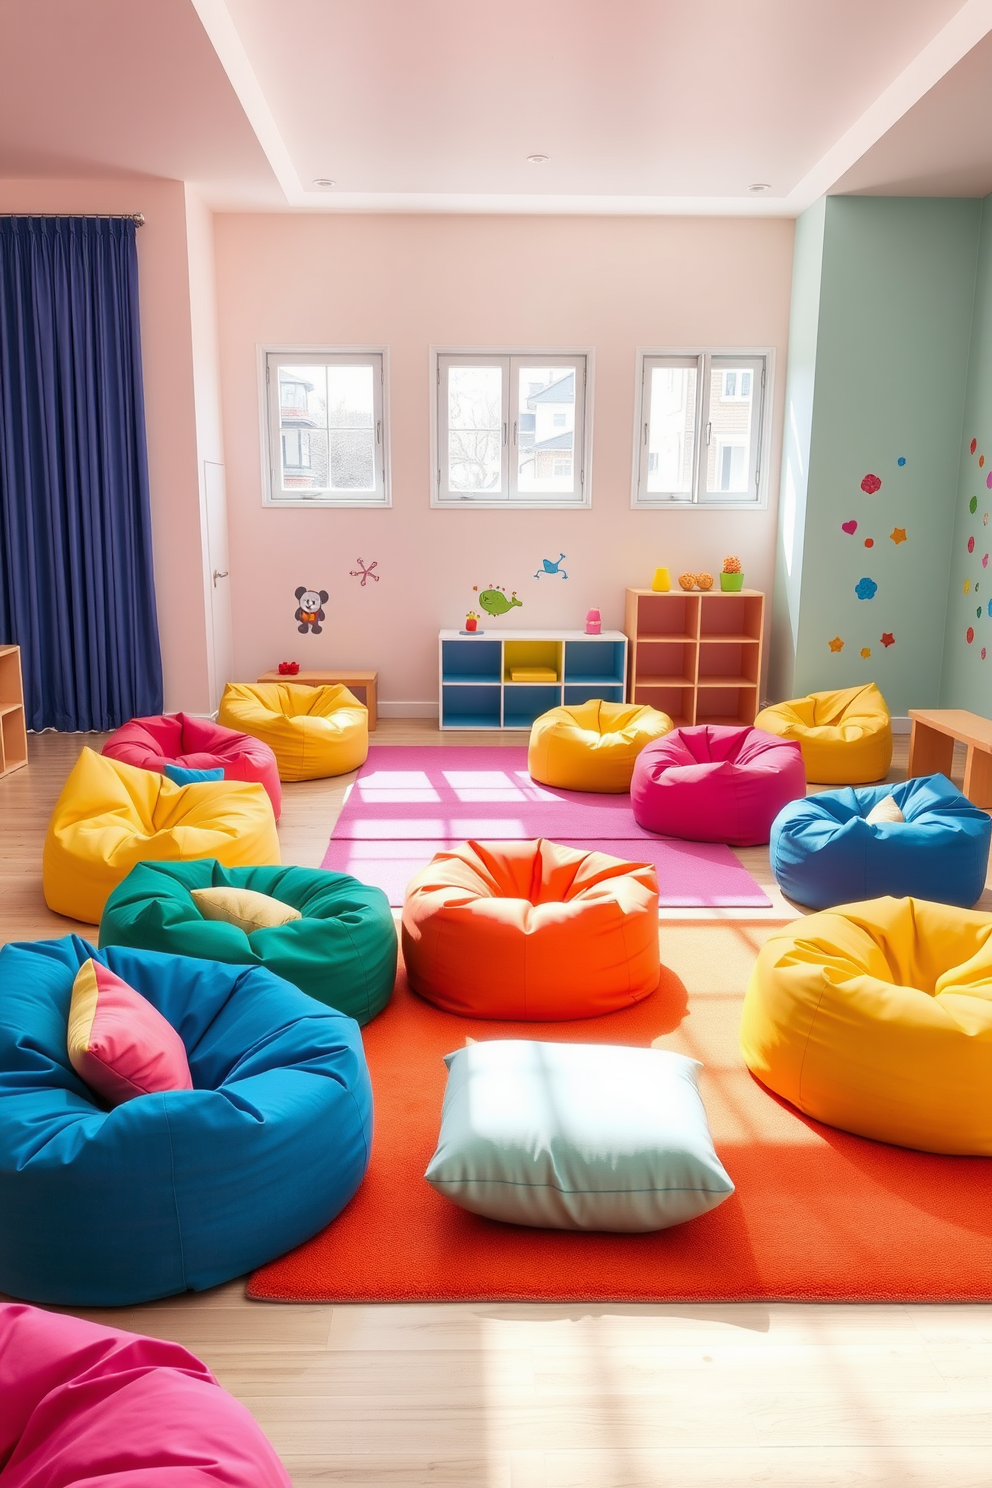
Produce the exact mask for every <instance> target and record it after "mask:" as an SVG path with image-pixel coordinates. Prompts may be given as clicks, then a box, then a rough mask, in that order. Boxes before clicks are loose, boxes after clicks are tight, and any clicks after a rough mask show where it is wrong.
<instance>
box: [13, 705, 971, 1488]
mask: <svg viewBox="0 0 992 1488" xmlns="http://www.w3.org/2000/svg"><path fill="white" fill-rule="evenodd" d="M375 741H376V742H377V743H419V744H424V743H428V742H435V743H445V744H447V743H477V742H479V736H478V735H466V736H464V737H461V736H457V735H455V736H452V735H447V734H446V735H445V736H444V737H443V738H442V737H441V736H440V735H439V734H438V732H437V730H436V728H434V727H433V726H432V725H431V724H429V723H427V722H426V721H423V720H403V721H400V720H393V719H386V720H380V727H379V729H378V730H377V731H376V735H375ZM101 742H102V739H101V738H100V736H98V735H90V736H79V735H70V736H66V735H56V734H43V735H41V736H34V735H32V736H31V738H30V764H29V766H28V767H27V769H24V770H20V771H18V772H17V773H15V774H14V775H11V776H9V777H8V778H6V779H4V780H0V943H2V942H3V941H7V940H13V939H28V940H30V939H38V938H41V937H44V936H52V935H63V934H66V933H67V932H69V931H75V932H76V933H79V934H83V935H87V934H89V935H90V938H93V939H95V931H94V929H93V927H90V928H89V929H87V927H84V926H80V925H78V924H77V923H76V922H74V921H70V920H65V919H62V918H61V917H60V916H58V915H53V914H51V913H50V912H49V911H48V910H47V909H46V907H45V903H44V899H43V897H42V891H41V849H42V843H43V840H44V833H45V826H46V824H47V820H48V816H49V813H50V811H51V808H52V805H53V804H54V801H55V798H56V796H57V795H58V792H59V790H60V788H61V786H62V783H63V781H64V779H65V776H66V774H67V772H68V770H69V768H70V766H71V764H72V761H73V760H74V758H75V756H76V754H77V753H78V751H79V749H80V748H81V747H82V746H83V744H90V745H91V746H92V747H96V748H99V747H100V743H101ZM486 742H487V743H490V742H505V743H507V744H519V743H520V742H521V740H520V738H519V737H515V736H510V737H505V738H499V737H498V736H494V738H493V740H492V741H490V739H489V738H487V739H486ZM905 758H906V740H905V739H904V738H902V739H898V740H897V755H896V763H895V766H894V770H893V775H892V778H893V779H896V778H900V777H901V775H902V773H904V770H905ZM350 779H351V777H347V778H345V779H342V780H335V781H316V782H312V783H307V784H303V785H297V786H288V787H286V788H285V806H284V814H283V819H282V822H281V824H280V838H281V842H282V851H283V860H284V861H285V862H298V863H302V864H318V863H319V862H320V860H321V858H322V856H323V853H324V850H325V847H326V845H327V841H328V838H329V836H330V832H331V827H332V825H333V822H334V820H335V818H336V815H337V811H338V809H339V807H340V803H341V800H342V799H343V796H344V792H345V789H346V788H347V785H348V783H349V781H350ZM741 857H742V860H744V861H745V863H746V866H747V867H748V869H749V870H750V871H751V872H752V873H753V874H754V876H755V877H756V878H758V879H759V881H760V882H762V883H763V884H765V885H766V886H767V885H768V884H770V883H771V876H770V873H769V870H768V860H767V853H766V852H765V851H764V850H763V849H755V850H753V851H752V852H750V853H741ZM986 904H987V906H988V907H989V908H990V909H992V897H990V895H989V890H988V889H987V890H986V896H985V900H983V907H985V905H986ZM795 913H797V911H796V910H795V909H794V908H793V907H791V906H788V905H786V904H785V901H778V902H777V903H776V906H775V908H774V909H773V910H772V911H766V912H765V914H764V916H762V915H757V914H748V915H746V916H744V918H743V922H742V921H741V920H740V919H737V920H734V921H732V922H729V923H725V924H723V925H718V924H715V923H714V920H715V918H716V917H714V916H708V917H707V918H708V920H709V924H708V926H707V927H706V930H705V941H706V946H705V953H703V952H704V947H703V946H702V945H701V941H702V940H703V939H704V935H703V934H701V930H702V927H701V926H700V924H699V923H698V921H697V922H694V921H693V919H692V917H691V916H685V915H684V914H681V915H679V916H678V917H677V919H673V920H671V921H670V922H669V923H667V924H665V925H664V926H663V927H662V934H663V943H664V945H665V959H666V961H668V963H669V964H670V965H672V966H673V967H674V969H675V970H676V971H677V972H679V974H680V975H682V977H683V979H684V980H685V982H686V984H687V986H688V988H689V991H690V994H691V993H692V991H693V990H694V989H695V988H698V989H699V990H703V989H704V987H707V986H708V987H712V986H713V985H714V983H713V978H715V977H720V976H721V975H725V976H728V977H731V976H732V977H734V978H736V977H737V976H738V974H739V972H738V968H739V965H740V961H741V958H742V956H746V955H748V954H751V953H752V952H753V947H754V946H755V944H756V943H757V942H758V941H759V940H760V939H761V938H762V937H763V935H764V934H765V933H766V932H767V929H768V928H771V927H770V925H763V924H762V923H761V922H762V920H763V919H765V920H769V919H770V920H771V921H772V922H773V923H774V922H775V921H779V922H780V921H781V919H782V918H784V917H786V916H791V915H793V914H795ZM2 1222H3V1220H2V1216H0V1223H2ZM384 1243H388V1237H384ZM85 1315H86V1316H90V1317H92V1318H93V1319H94V1320H97V1321H104V1322H108V1323H113V1324H115V1325H118V1326H122V1327H126V1328H131V1329H134V1330H135V1331H139V1332H145V1333H150V1334H154V1335H157V1336H159V1337H163V1338H171V1339H176V1340H177V1341H179V1342H181V1343H183V1344H185V1345H186V1346H187V1347H188V1348H190V1349H192V1350H193V1352H194V1353H196V1354H198V1355H199V1356H200V1357H201V1358H202V1359H204V1360H205V1361H206V1363H207V1364H208V1365H209V1366H210V1368H211V1369H213V1370H214V1371H215V1373H216V1374H217V1376H218V1378H219V1379H220V1380H221V1383H222V1384H224V1385H225V1386H226V1387H227V1388H228V1389H229V1390H231V1391H232V1392H233V1393H234V1394H235V1395H237V1396H238V1398H239V1399H241V1400H243V1401H244V1403H245V1404H246V1405H247V1406H248V1407H249V1409H250V1410H251V1411H252V1412H253V1414H254V1415H255V1417H256V1418H257V1419H258V1421H259V1422H260V1423H261V1425H262V1426H263V1428H264V1429H265V1431H266V1432H267V1433H268V1434H269V1436H270V1438H271V1440H272V1442H273V1443H274V1445H275V1447H276V1449H277V1451H278V1452H279V1453H280V1455H281V1456H282V1458H283V1461H284V1462H285V1463H286V1465H287V1468H288V1469H289V1472H290V1473H291V1475H292V1477H293V1480H294V1482H295V1483H296V1484H297V1485H304V1484H327V1485H331V1484H333V1485H337V1488H375V1485H382V1488H427V1485H444V1488H736V1485H746V1484H762V1485H766V1488H990V1485H992V1415H990V1409H989V1407H990V1404H992V1388H990V1387H992V1312H990V1310H989V1309H988V1308H983V1307H973V1306H961V1307H947V1306H851V1307H844V1306H797V1305H791V1304H790V1305H784V1304H770V1305H754V1304H737V1305H720V1306H714V1305H709V1306H674V1305H664V1306H653V1307H652V1306H622V1307H618V1306H599V1305H597V1306H590V1307H553V1306H545V1305H528V1306H509V1305H498V1306H483V1305H470V1304H465V1305H457V1306H454V1305H443V1306H426V1305H417V1306H372V1307H370V1306H345V1307H331V1306H309V1305H301V1306H284V1305H278V1304H273V1303H252V1302H248V1301H247V1300H246V1299H245V1296H244V1289H243V1283H242V1282H240V1281H238V1282H232V1283H230V1284H229V1285H228V1286H224V1287H218V1288H216V1289H215V1290H213V1291H212V1292H208V1293H203V1294H188V1295H186V1296H183V1297H178V1298H171V1299H168V1300H166V1301H164V1302H161V1303H155V1304H152V1305H150V1306H145V1307H135V1308H126V1309H121V1310H113V1311H111V1310H100V1311H96V1312H91V1313H87V1314H85Z"/></svg>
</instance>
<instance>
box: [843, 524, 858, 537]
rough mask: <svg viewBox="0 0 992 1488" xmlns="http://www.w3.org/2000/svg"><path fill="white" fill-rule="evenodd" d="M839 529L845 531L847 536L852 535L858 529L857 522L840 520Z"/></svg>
mask: <svg viewBox="0 0 992 1488" xmlns="http://www.w3.org/2000/svg"><path fill="white" fill-rule="evenodd" d="M840 530H841V532H846V533H847V535H848V536H849V537H853V536H854V534H855V533H856V532H857V530H858V524H857V522H841V524H840Z"/></svg>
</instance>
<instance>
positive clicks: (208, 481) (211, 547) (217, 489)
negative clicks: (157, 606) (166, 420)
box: [203, 460, 234, 709]
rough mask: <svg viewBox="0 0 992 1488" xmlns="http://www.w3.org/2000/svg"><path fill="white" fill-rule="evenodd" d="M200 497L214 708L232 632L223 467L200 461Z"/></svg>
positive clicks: (226, 672) (227, 674)
mask: <svg viewBox="0 0 992 1488" xmlns="http://www.w3.org/2000/svg"><path fill="white" fill-rule="evenodd" d="M203 499H204V505H205V507H206V517H207V569H208V576H207V586H208V592H209V595H210V603H209V610H208V618H209V623H210V631H211V634H210V653H209V672H210V706H211V708H214V709H216V708H217V706H218V704H219V703H220V696H221V693H222V692H223V691H224V687H225V685H226V684H227V683H228V682H230V681H231V680H232V677H233V668H234V635H233V627H232V623H231V578H230V568H231V565H230V563H229V561H228V550H227V491H226V487H225V483H224V467H223V465H219V464H217V462H216V461H215V460H204V462H203Z"/></svg>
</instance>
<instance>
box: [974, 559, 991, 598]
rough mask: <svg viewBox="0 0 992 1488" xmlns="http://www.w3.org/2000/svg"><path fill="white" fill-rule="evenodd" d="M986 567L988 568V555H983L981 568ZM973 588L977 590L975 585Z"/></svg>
mask: <svg viewBox="0 0 992 1488" xmlns="http://www.w3.org/2000/svg"><path fill="white" fill-rule="evenodd" d="M988 566H989V555H988V553H985V554H984V555H983V557H982V567H983V568H988ZM975 588H976V589H977V588H978V585H977V584H976V585H975Z"/></svg>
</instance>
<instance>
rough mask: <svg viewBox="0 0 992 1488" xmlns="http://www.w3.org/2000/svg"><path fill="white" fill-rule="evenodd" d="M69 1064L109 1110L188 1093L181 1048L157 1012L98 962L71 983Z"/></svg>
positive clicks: (88, 964) (189, 1080)
mask: <svg viewBox="0 0 992 1488" xmlns="http://www.w3.org/2000/svg"><path fill="white" fill-rule="evenodd" d="M67 1044H68V1052H69V1062H70V1064H71V1065H72V1067H73V1069H74V1070H75V1071H76V1074H77V1075H78V1076H79V1078H80V1079H81V1080H85V1082H86V1084H87V1085H88V1086H89V1087H90V1089H91V1090H95V1091H96V1093H97V1095H100V1096H102V1097H103V1099H104V1100H105V1101H107V1102H108V1103H109V1104H110V1105H111V1106H119V1105H121V1104H122V1103H123V1102H124V1101H128V1100H133V1099H134V1097H135V1096H136V1095H149V1094H150V1093H151V1092H153V1091H156V1090H192V1088H193V1080H192V1078H191V1076H190V1072H189V1062H188V1060H187V1058H186V1046H185V1045H184V1043H183V1041H182V1039H181V1038H180V1037H179V1034H178V1033H177V1032H176V1030H175V1029H174V1028H173V1026H172V1024H171V1023H169V1022H168V1021H167V1020H166V1019H165V1018H163V1017H162V1014H161V1013H160V1012H159V1011H158V1008H155V1007H152V1005H151V1003H150V1002H149V1001H148V999H147V997H142V995H141V993H140V992H135V990H134V988H133V987H129V986H128V984H127V982H125V981H122V980H121V978H120V977H119V976H116V975H115V974H114V972H112V971H111V970H110V969H109V967H106V966H104V965H103V964H102V962H100V961H94V960H93V959H92V958H91V959H90V960H89V961H84V962H83V964H82V966H81V967H80V968H79V970H78V971H77V973H76V977H75V980H74V981H73V984H72V999H71V1001H70V1003H69V1028H68V1036H67Z"/></svg>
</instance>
